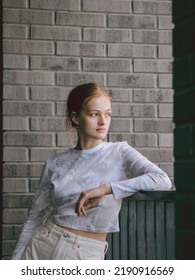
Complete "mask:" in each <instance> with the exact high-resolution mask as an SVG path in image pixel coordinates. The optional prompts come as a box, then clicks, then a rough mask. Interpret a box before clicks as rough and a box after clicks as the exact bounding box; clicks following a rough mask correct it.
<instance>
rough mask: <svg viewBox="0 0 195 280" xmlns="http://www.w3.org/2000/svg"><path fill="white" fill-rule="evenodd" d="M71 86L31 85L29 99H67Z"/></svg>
mask: <svg viewBox="0 0 195 280" xmlns="http://www.w3.org/2000/svg"><path fill="white" fill-rule="evenodd" d="M71 89H72V87H68V88H66V87H56V86H44V87H42V86H32V87H31V100H47V101H56V100H58V101H60V100H61V101H67V98H68V95H69V93H70V91H71Z"/></svg>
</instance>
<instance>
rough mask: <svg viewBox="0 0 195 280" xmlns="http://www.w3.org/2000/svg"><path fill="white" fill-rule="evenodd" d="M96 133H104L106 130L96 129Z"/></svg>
mask: <svg viewBox="0 0 195 280" xmlns="http://www.w3.org/2000/svg"><path fill="white" fill-rule="evenodd" d="M96 131H97V132H99V133H105V132H106V129H103V128H98V129H96Z"/></svg>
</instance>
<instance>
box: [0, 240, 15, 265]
mask: <svg viewBox="0 0 195 280" xmlns="http://www.w3.org/2000/svg"><path fill="white" fill-rule="evenodd" d="M15 245H16V242H14V241H12V240H9V241H3V243H2V253H3V256H5V258H4V259H5V260H6V259H7V257H8V256H10V255H11V254H12V252H13V249H14V247H15ZM9 259H10V258H8V260H9Z"/></svg>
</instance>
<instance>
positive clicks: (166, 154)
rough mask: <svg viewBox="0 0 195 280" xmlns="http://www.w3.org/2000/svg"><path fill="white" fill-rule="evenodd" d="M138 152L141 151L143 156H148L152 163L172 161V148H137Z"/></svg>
mask: <svg viewBox="0 0 195 280" xmlns="http://www.w3.org/2000/svg"><path fill="white" fill-rule="evenodd" d="M139 152H141V153H142V155H143V156H145V157H146V158H148V159H149V160H150V161H152V162H154V163H156V164H157V163H162V162H172V161H173V155H172V150H171V149H170V150H168V149H162V148H161V149H141V148H140V149H139Z"/></svg>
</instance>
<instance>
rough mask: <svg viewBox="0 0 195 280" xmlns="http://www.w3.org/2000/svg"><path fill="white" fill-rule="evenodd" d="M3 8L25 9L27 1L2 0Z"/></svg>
mask: <svg viewBox="0 0 195 280" xmlns="http://www.w3.org/2000/svg"><path fill="white" fill-rule="evenodd" d="M3 6H4V7H17V8H27V7H28V0H4V1H3Z"/></svg>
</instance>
